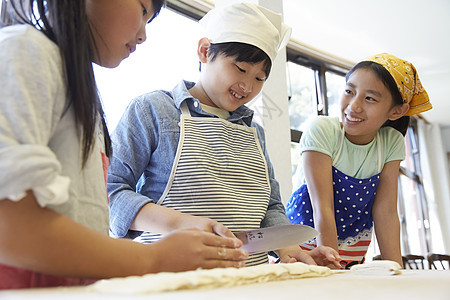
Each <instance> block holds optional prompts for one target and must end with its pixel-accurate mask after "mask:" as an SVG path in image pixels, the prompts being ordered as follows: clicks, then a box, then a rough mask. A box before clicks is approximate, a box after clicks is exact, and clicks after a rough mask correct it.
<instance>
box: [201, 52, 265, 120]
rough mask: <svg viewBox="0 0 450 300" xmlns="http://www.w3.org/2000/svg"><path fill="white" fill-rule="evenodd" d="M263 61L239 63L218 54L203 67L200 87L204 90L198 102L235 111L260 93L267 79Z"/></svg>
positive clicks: (232, 58)
mask: <svg viewBox="0 0 450 300" xmlns="http://www.w3.org/2000/svg"><path fill="white" fill-rule="evenodd" d="M263 67H264V62H259V63H256V64H253V63H246V62H238V61H236V60H235V58H234V57H227V56H225V55H223V54H220V55H218V56H217V57H216V59H215V60H214V61H212V62H211V61H210V60H209V58H208V60H207V62H206V63H204V64H202V71H201V75H200V82H199V83H200V84H201V86H202V87H203V90H204V92H205V93H204V97H203V99H199V100H200V102H201V103H203V104H206V105H209V106H213V107H218V108H221V109H224V110H226V111H230V112H231V111H234V110H236V109H237V108H238V107H240V106H242V105H244V104H246V103H248V102H249V101H250V100H252V99H253V98H255V96H256V95H258V94H259V92H260V91H261V89H262V87H263V85H264V82H265V80H266V73H265V72H264V71H263Z"/></svg>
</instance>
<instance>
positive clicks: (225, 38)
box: [199, 3, 292, 62]
mask: <svg viewBox="0 0 450 300" xmlns="http://www.w3.org/2000/svg"><path fill="white" fill-rule="evenodd" d="M199 23H200V24H201V25H203V26H204V27H205V29H206V37H207V38H208V39H210V41H211V43H227V42H240V43H245V44H250V45H253V46H256V47H258V48H259V49H261V50H263V51H264V52H265V53H266V54H267V55H268V56H269V58H270V60H271V61H272V62H273V61H274V59H275V57H276V56H277V54H278V51H279V50H280V49H282V48H283V47H284V46H286V44H287V42H288V41H289V37H290V36H291V31H292V30H291V28H290V27H289V26H287V25H286V24H284V23H283V22H282V17H281V14H278V13H275V12H273V11H271V10H269V9H267V8H264V7H262V6H259V5H256V4H253V3H235V4H233V5H227V6H225V7H216V8H213V9H212V10H210V11H209V12H208V13H207V14H206V15H205V16H204V17H203V18H202V19H201V20H200V22H199Z"/></svg>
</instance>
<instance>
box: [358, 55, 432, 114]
mask: <svg viewBox="0 0 450 300" xmlns="http://www.w3.org/2000/svg"><path fill="white" fill-rule="evenodd" d="M365 60H366V61H373V62H376V63H378V64H380V65H382V66H383V67H384V68H385V69H386V70H388V72H389V73H390V74H391V76H392V78H394V80H395V82H396V83H397V87H398V90H399V91H400V94H401V95H402V98H403V101H404V102H405V103H408V104H409V110H408V111H407V112H406V114H405V116H412V115H414V114H418V113H421V112H424V111H427V110H430V109H431V108H432V107H433V106H432V105H431V103H430V99H429V98H428V94H427V91H425V89H424V88H423V86H422V84H421V83H420V80H419V75H418V74H417V71H416V68H414V66H413V64H412V63H410V62H407V61H405V60H402V59H400V58H398V57H395V56H394V55H390V54H388V53H381V54H377V55H374V56H371V57H369V58H367V59H365Z"/></svg>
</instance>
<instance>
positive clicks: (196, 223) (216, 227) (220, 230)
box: [177, 214, 235, 238]
mask: <svg viewBox="0 0 450 300" xmlns="http://www.w3.org/2000/svg"><path fill="white" fill-rule="evenodd" d="M177 223H178V224H177V229H189V228H197V229H200V230H202V231H206V232H211V233H214V234H217V235H220V236H222V237H229V238H235V236H234V234H233V233H232V232H231V231H230V230H229V229H228V228H227V227H225V226H224V225H223V224H221V223H219V222H217V221H215V220H213V219H209V218H205V217H197V216H193V215H189V214H182V217H180V218H179V220H178V222H177Z"/></svg>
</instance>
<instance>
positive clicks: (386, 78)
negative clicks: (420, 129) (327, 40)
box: [345, 61, 410, 136]
mask: <svg viewBox="0 0 450 300" xmlns="http://www.w3.org/2000/svg"><path fill="white" fill-rule="evenodd" d="M358 69H366V70H371V71H372V72H373V73H374V74H375V75H376V76H377V77H378V78H379V79H380V80H381V82H383V84H384V85H385V86H386V88H387V89H388V90H389V92H391V95H392V100H393V103H392V107H394V106H397V105H403V103H404V102H403V98H402V95H401V94H400V91H399V90H398V87H397V83H395V80H394V78H393V77H392V75H391V74H390V73H389V72H388V70H386V68H385V67H383V66H382V65H380V64H379V63H376V62H373V61H362V62H359V63H358V64H356V65H355V66H353V68H351V70H350V71H348V73H347V75H345V81H346V82H347V80H348V78H349V77H350V75H352V73H353V72H355V71H356V70H358ZM409 119H410V118H409V116H403V117H400V118H398V119H397V120H394V121H391V120H387V121H386V122H385V123H384V124H383V126H382V127H385V126H390V127H392V128H395V129H397V130H398V131H400V132H401V134H403V136H405V134H406V130H407V129H408V126H409Z"/></svg>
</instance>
